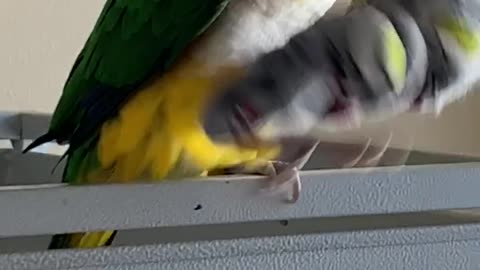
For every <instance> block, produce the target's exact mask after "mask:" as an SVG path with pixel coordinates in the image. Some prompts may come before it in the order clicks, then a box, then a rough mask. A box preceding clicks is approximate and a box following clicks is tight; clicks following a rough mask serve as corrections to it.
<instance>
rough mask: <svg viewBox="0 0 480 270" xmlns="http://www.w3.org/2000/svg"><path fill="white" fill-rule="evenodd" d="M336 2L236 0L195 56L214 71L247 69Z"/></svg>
mask: <svg viewBox="0 0 480 270" xmlns="http://www.w3.org/2000/svg"><path fill="white" fill-rule="evenodd" d="M334 3H335V0H233V1H232V3H231V4H230V5H229V6H228V7H227V10H225V11H224V14H222V15H221V17H220V19H219V20H218V21H217V22H216V23H215V24H214V27H212V28H210V29H209V30H208V31H209V33H208V36H207V38H206V39H205V40H203V41H202V43H201V44H199V46H198V47H197V50H195V52H193V57H194V58H195V59H197V60H200V61H201V62H202V63H206V64H207V67H208V68H209V69H210V70H211V71H215V70H216V69H217V68H220V67H222V66H229V65H241V66H243V65H246V64H248V63H250V62H252V61H253V60H255V59H256V58H257V57H258V56H259V55H260V54H263V53H265V52H268V51H271V50H273V49H275V48H278V47H281V46H283V45H285V44H286V43H287V41H288V40H289V39H290V38H291V37H292V36H293V35H295V34H297V33H298V32H300V31H302V30H304V29H306V28H307V27H308V26H310V25H312V24H313V23H314V22H315V21H316V20H318V19H319V18H321V17H322V16H323V15H324V14H325V12H327V11H328V10H329V9H330V8H331V7H332V5H333V4H334Z"/></svg>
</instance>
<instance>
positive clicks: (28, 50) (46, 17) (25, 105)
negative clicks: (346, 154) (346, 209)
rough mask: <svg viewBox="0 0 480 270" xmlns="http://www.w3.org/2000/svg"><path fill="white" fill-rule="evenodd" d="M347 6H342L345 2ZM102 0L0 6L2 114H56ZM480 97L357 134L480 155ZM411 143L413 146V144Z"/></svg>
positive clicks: (15, 1)
mask: <svg viewBox="0 0 480 270" xmlns="http://www.w3.org/2000/svg"><path fill="white" fill-rule="evenodd" d="M345 1H348V0H338V2H345ZM103 3H104V0H100V1H99V0H83V1H72V0H41V1H31V0H2V1H0V33H2V38H1V40H2V42H1V45H0V46H1V50H0V72H1V76H0V78H1V81H0V110H8V111H35V112H52V110H53V109H54V107H55V104H56V102H57V100H58V97H59V94H60V92H61V89H62V86H63V83H64V80H65V78H66V77H67V75H68V72H69V70H70V68H71V66H72V64H73V61H74V59H75V57H76V55H77V53H78V52H79V50H80V49H81V47H82V46H83V43H84V42H85V40H86V38H87V36H88V34H89V32H90V30H91V29H92V27H93V24H94V23H95V20H96V17H97V16H98V13H99V12H100V9H101V7H102V5H103ZM477 115H480V95H478V94H476V95H471V96H469V97H468V99H467V100H465V101H460V102H457V103H456V104H454V105H451V106H449V107H448V108H447V109H446V110H445V111H444V112H443V113H442V115H441V116H440V117H439V118H438V119H434V117H433V116H431V115H427V116H424V117H418V116H410V115H407V116H402V117H398V118H397V119H395V120H392V121H388V122H387V123H381V124H380V125H377V126H380V127H382V128H381V129H378V128H375V129H374V130H373V131H372V130H370V131H369V132H367V133H366V132H364V129H362V130H360V131H356V132H354V133H353V135H352V134H345V135H342V136H338V135H336V136H335V139H336V140H347V139H351V138H358V137H359V136H358V134H368V135H371V136H373V137H379V139H378V143H381V141H382V139H383V138H385V136H386V135H384V134H386V131H388V130H386V129H385V128H384V127H385V126H388V127H392V129H393V130H396V131H398V130H400V131H401V132H395V133H394V139H393V140H394V143H395V144H396V145H397V146H405V147H413V148H415V149H420V150H427V151H438V152H455V153H468V154H478V155H480V143H478V138H480V128H479V125H478V124H477V123H478V121H477V119H476V118H477ZM410 138H412V139H413V141H414V144H413V146H412V143H410V141H411V140H410Z"/></svg>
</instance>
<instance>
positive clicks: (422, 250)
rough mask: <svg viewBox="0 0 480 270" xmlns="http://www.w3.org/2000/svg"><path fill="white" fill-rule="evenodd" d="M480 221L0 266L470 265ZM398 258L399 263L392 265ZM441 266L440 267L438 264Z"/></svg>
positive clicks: (140, 249) (61, 253) (60, 254)
mask: <svg viewBox="0 0 480 270" xmlns="http://www.w3.org/2000/svg"><path fill="white" fill-rule="evenodd" d="M479 239H480V225H478V224H474V225H460V226H446V227H433V228H432V227H428V228H408V229H393V230H375V231H358V232H342V233H330V234H317V235H294V236H279V237H262V238H251V239H236V240H228V241H201V242H193V243H177V244H160V245H144V246H127V247H110V248H99V249H82V250H78V249H70V250H56V251H55V250H51V251H44V252H33V253H19V254H7V255H0V269H2V270H10V269H15V270H24V269H25V270H27V269H28V270H40V269H42V270H43V269H50V270H57V269H58V270H59V269H62V270H68V269H72V270H73V269H75V270H92V269H104V270H110V269H122V270H127V269H128V270H144V269H224V267H225V266H228V268H229V269H239V270H240V269H245V267H246V266H248V268H250V269H267V270H268V269H278V268H279V267H280V265H281V268H284V269H318V267H319V265H321V266H324V267H326V268H327V266H333V265H335V266H337V267H336V268H335V269H337V268H338V269H404V267H405V266H406V265H408V266H410V268H411V269H429V268H431V267H434V268H435V266H438V267H436V268H435V269H444V268H445V269H459V270H464V269H465V270H467V269H475V267H477V266H478V264H479V262H480V261H479V257H478V248H479V246H480V244H479V243H480V241H479ZM394 266H399V267H400V266H401V268H398V267H394ZM441 266H444V267H441Z"/></svg>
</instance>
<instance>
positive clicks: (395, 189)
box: [0, 163, 480, 237]
mask: <svg viewBox="0 0 480 270" xmlns="http://www.w3.org/2000/svg"><path fill="white" fill-rule="evenodd" d="M479 175H480V166H479V163H461V164H449V165H424V166H407V167H402V168H393V167H386V168H376V169H352V170H325V171H305V172H302V179H303V192H302V197H301V199H300V200H299V201H298V202H297V203H296V204H293V205H289V204H285V203H283V202H282V201H281V198H280V197H268V196H261V195H260V194H259V188H260V180H259V178H257V177H231V178H229V177H224V178H212V179H203V180H191V181H178V182H170V181H167V182H164V183H161V184H153V183H151V184H149V183H143V184H123V185H119V184H117V185H90V186H53V187H42V188H34V189H32V188H30V187H25V188H19V189H8V190H5V189H3V190H0V205H2V206H3V207H1V208H0V216H1V217H2V218H1V219H0V237H11V236H22V235H39V234H53V233H61V232H75V231H85V230H90V231H91V230H102V229H138V228H153V227H163V226H183V225H202V224H222V223H234V222H250V221H262V220H264V221H268V220H282V219H294V218H316V217H329V216H350V215H368V214H386V213H402V212H417V211H429V210H442V209H457V208H476V207H480V196H478V191H479V190H480V181H479ZM213 179H215V180H217V181H208V180H213ZM235 180H236V181H235Z"/></svg>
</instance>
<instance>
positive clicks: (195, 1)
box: [25, 0, 230, 182]
mask: <svg viewBox="0 0 480 270" xmlns="http://www.w3.org/2000/svg"><path fill="white" fill-rule="evenodd" d="M229 2H230V0H134V1H132V0H108V1H107V2H106V4H105V6H104V8H103V10H102V12H101V14H100V16H99V18H98V20H97V22H96V24H95V27H94V29H93V31H92V32H91V34H90V36H89V38H88V40H87V42H86V44H85V45H84V47H83V49H82V50H81V52H80V54H79V56H78V57H77V60H76V61H75V64H74V65H73V68H72V70H71V72H70V74H69V76H68V79H67V82H66V83H65V86H64V89H63V93H62V95H61V98H60V100H59V102H58V104H57V107H56V109H55V112H54V114H53V117H52V120H51V123H50V127H49V130H48V132H47V133H46V134H45V135H43V136H41V137H39V138H38V139H37V140H35V141H34V142H33V143H32V144H31V145H30V146H29V147H28V148H27V149H26V150H25V152H27V151H29V150H30V149H32V148H34V147H37V146H39V145H41V144H43V143H46V142H49V141H53V140H55V141H57V142H58V143H61V144H64V143H69V149H68V150H67V153H66V156H67V158H68V159H67V166H66V170H65V173H64V181H67V182H71V181H74V179H75V178H76V176H77V174H78V173H79V170H80V169H81V168H80V166H81V164H90V166H95V164H96V162H95V159H96V158H95V157H94V155H93V153H94V152H95V151H94V150H95V149H94V147H95V144H96V139H97V136H98V132H99V129H100V127H101V125H102V124H103V123H104V122H105V121H107V120H108V119H111V118H112V117H115V116H116V114H117V113H118V111H119V108H120V107H121V106H122V105H123V104H124V103H125V102H126V101H127V100H128V98H129V97H130V96H131V95H132V94H134V93H135V92H136V91H137V89H138V88H139V86H140V85H141V84H142V83H144V82H145V81H147V80H148V79H149V78H150V77H151V76H152V74H153V73H157V74H158V73H159V72H162V71H164V70H167V69H168V68H169V67H170V65H171V64H172V62H173V61H175V60H176V59H177V57H178V56H180V55H181V54H182V53H183V51H184V49H185V48H186V47H187V46H188V45H189V44H190V43H191V41H192V40H194V39H195V38H196V37H197V36H198V35H200V34H201V33H202V32H203V31H204V30H206V29H208V26H209V25H210V24H211V23H212V22H214V21H215V19H216V18H217V17H218V16H219V14H221V12H222V11H223V10H224V9H225V7H226V6H227V4H228V3H229ZM85 159H87V160H88V162H82V160H83V161H85ZM82 166H83V165H82ZM82 171H84V169H82Z"/></svg>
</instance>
